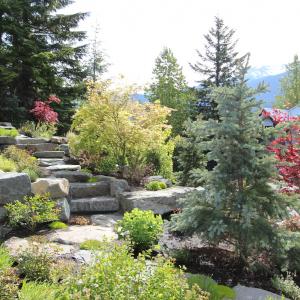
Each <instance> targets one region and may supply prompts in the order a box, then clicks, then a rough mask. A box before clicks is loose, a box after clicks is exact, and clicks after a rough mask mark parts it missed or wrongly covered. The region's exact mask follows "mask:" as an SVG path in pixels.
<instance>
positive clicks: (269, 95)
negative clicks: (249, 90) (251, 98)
mask: <svg viewBox="0 0 300 300" xmlns="http://www.w3.org/2000/svg"><path fill="white" fill-rule="evenodd" d="M285 75H286V73H280V74H276V75H268V76H263V77H260V78H249V79H248V85H249V86H250V87H256V86H257V85H258V84H259V83H260V82H264V83H265V84H266V85H267V86H268V91H267V92H266V93H263V94H260V95H259V96H258V99H259V100H263V106H264V107H272V106H273V104H274V102H275V97H276V96H277V95H279V94H280V80H281V79H282V78H283V77H284V76H285Z"/></svg>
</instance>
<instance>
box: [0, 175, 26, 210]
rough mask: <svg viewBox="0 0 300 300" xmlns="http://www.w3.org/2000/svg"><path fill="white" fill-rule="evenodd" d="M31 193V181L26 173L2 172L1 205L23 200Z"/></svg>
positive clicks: (0, 185) (0, 182)
mask: <svg viewBox="0 0 300 300" xmlns="http://www.w3.org/2000/svg"><path fill="white" fill-rule="evenodd" d="M30 193H31V182H30V178H29V176H28V175H27V174H26V173H0V205H1V204H2V205H4V204H6V203H9V202H13V201H15V200H22V199H23V198H24V196H27V195H29V194H30Z"/></svg>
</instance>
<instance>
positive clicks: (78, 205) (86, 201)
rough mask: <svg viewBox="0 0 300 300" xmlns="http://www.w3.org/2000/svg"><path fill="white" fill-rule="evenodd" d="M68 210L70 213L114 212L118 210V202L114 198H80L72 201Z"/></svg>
mask: <svg viewBox="0 0 300 300" xmlns="http://www.w3.org/2000/svg"><path fill="white" fill-rule="evenodd" d="M70 208H71V212H72V213H88V212H93V213H94V212H114V211H118V210H119V202H118V200H117V199H116V198H114V197H108V196H104V197H103V196H102V197H92V198H80V199H72V200H71V202H70Z"/></svg>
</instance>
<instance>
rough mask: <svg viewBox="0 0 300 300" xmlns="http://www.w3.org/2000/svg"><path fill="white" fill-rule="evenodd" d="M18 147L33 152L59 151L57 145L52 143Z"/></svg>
mask: <svg viewBox="0 0 300 300" xmlns="http://www.w3.org/2000/svg"><path fill="white" fill-rule="evenodd" d="M17 147H18V148H20V149H24V150H27V151H32V152H41V151H55V150H56V149H57V145H56V144H52V143H41V144H18V145H17Z"/></svg>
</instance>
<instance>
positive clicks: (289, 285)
mask: <svg viewBox="0 0 300 300" xmlns="http://www.w3.org/2000/svg"><path fill="white" fill-rule="evenodd" d="M272 283H273V286H274V287H275V288H276V289H277V290H279V291H281V292H282V293H283V294H284V295H285V296H286V297H290V298H291V299H293V300H300V287H299V286H298V285H297V284H296V283H295V281H294V279H293V276H292V275H291V274H290V273H287V275H286V277H283V276H276V277H274V278H273V280H272Z"/></svg>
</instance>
